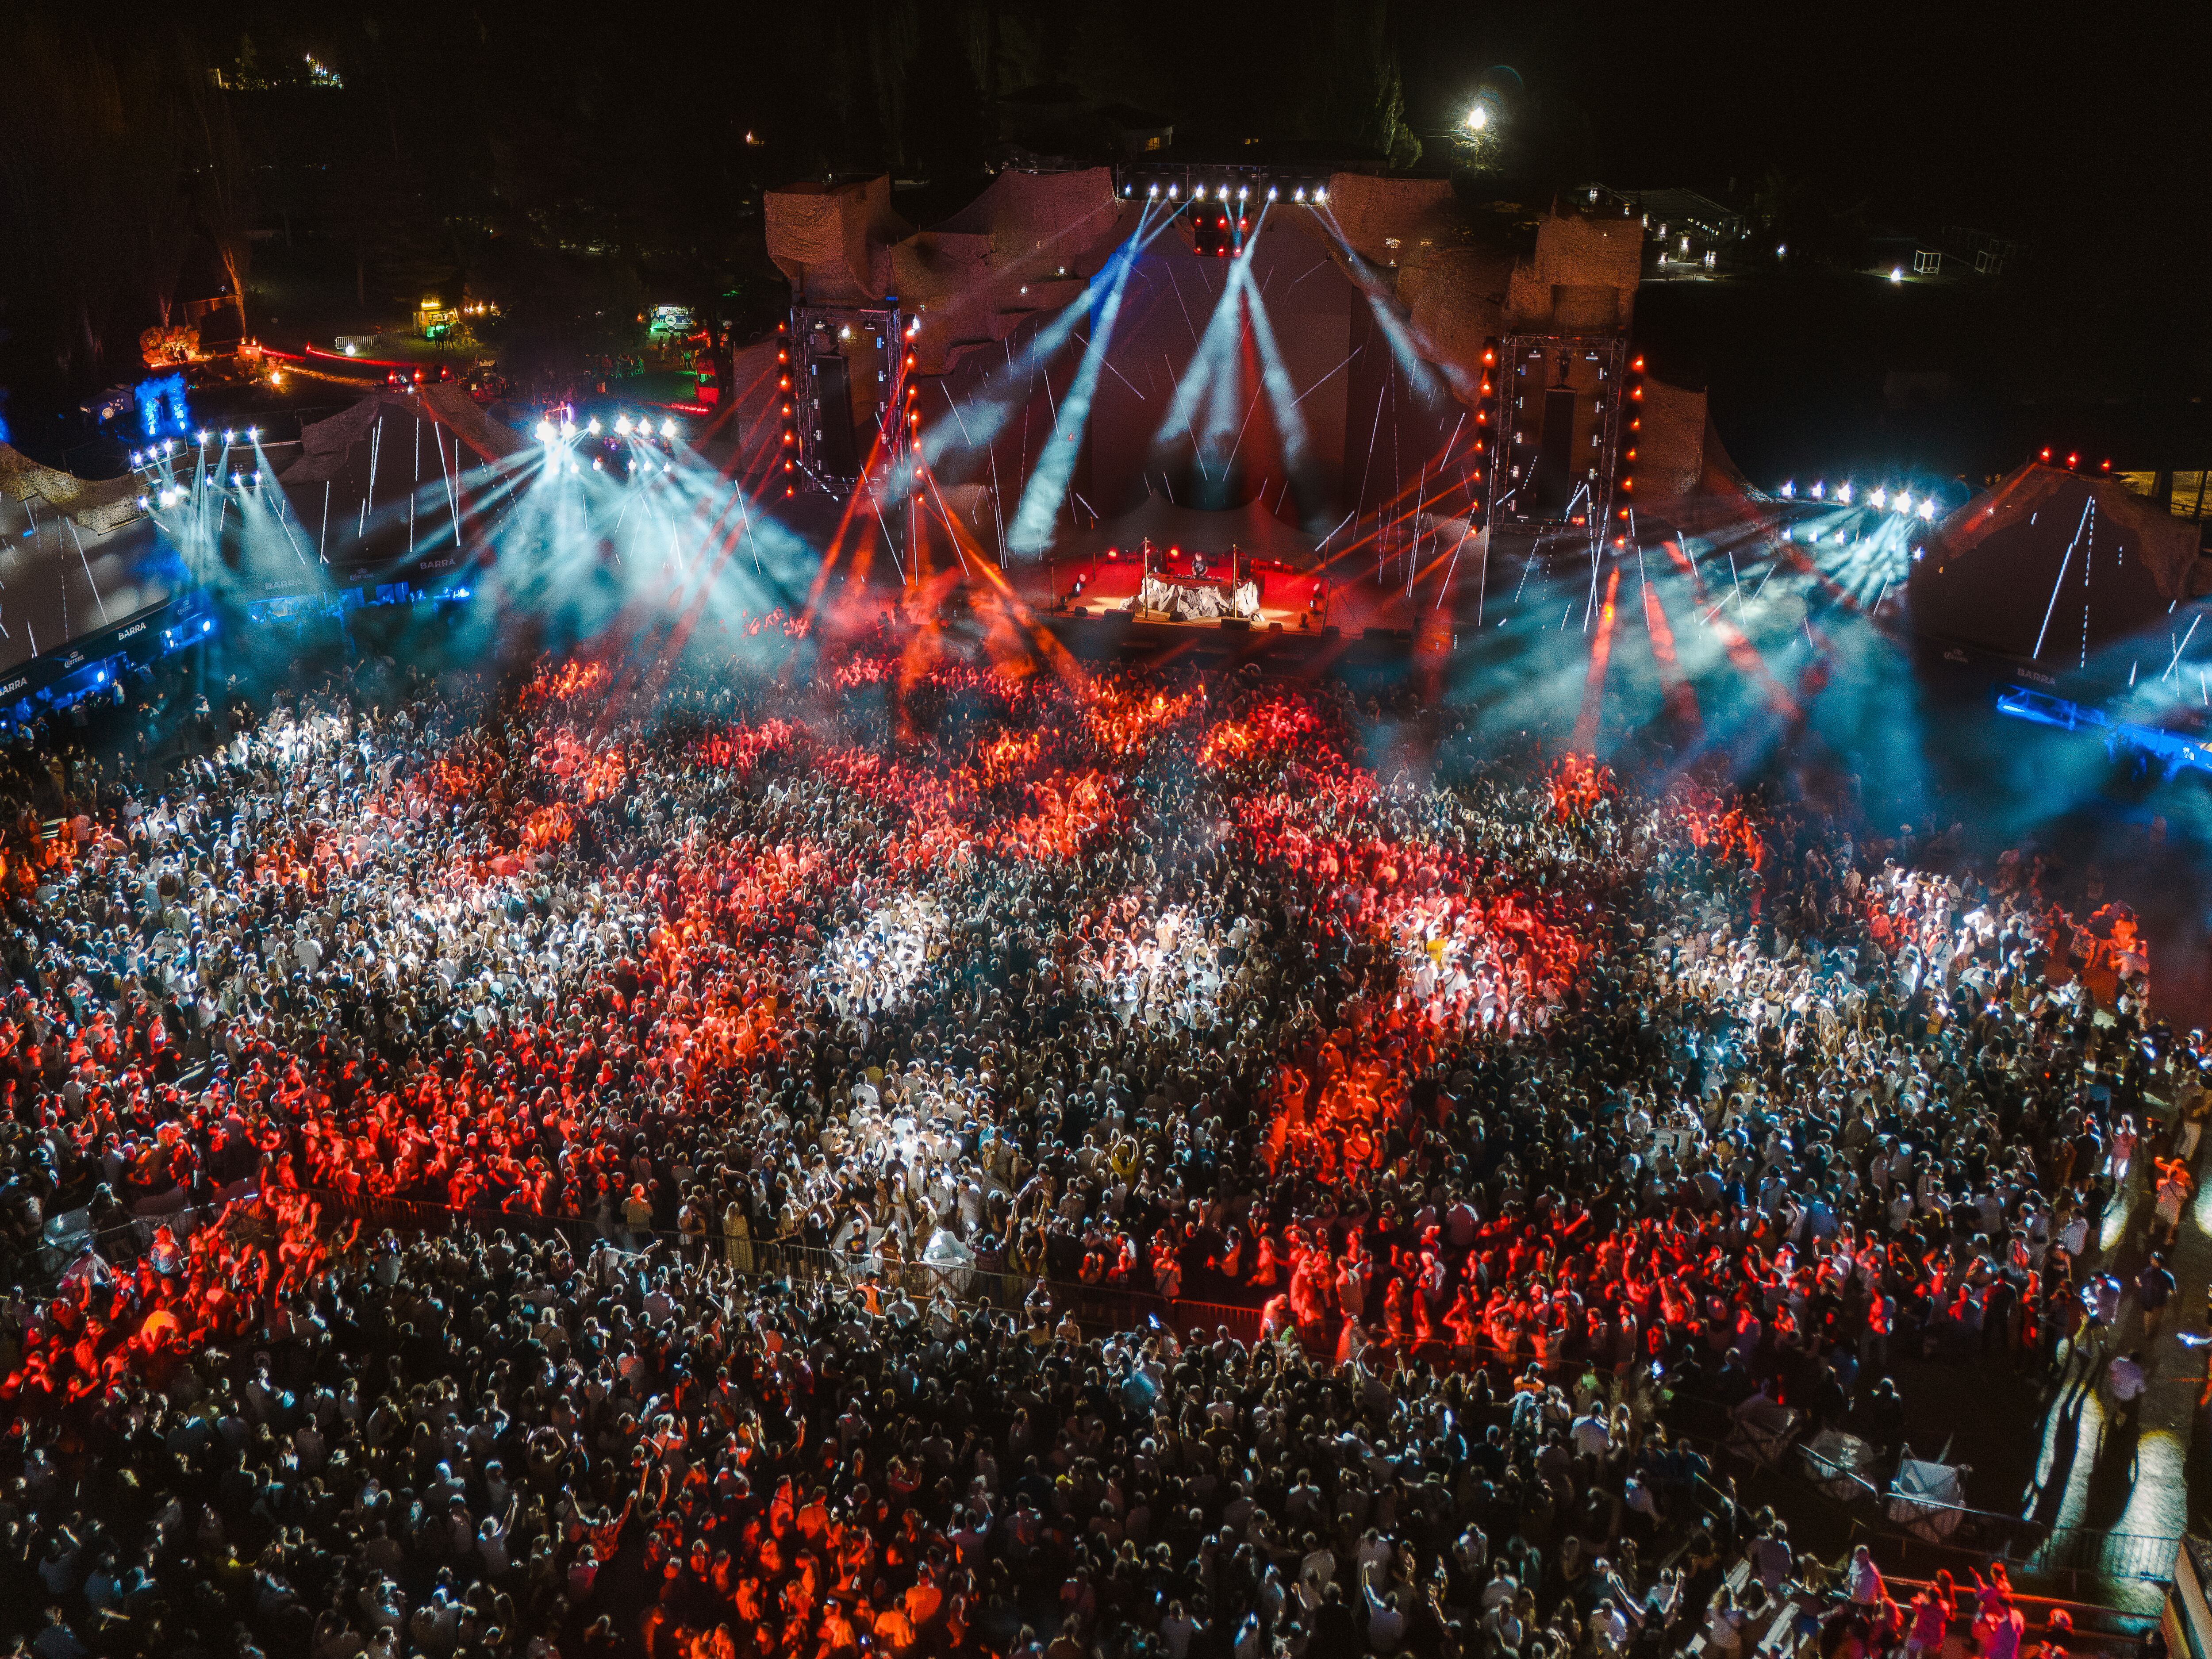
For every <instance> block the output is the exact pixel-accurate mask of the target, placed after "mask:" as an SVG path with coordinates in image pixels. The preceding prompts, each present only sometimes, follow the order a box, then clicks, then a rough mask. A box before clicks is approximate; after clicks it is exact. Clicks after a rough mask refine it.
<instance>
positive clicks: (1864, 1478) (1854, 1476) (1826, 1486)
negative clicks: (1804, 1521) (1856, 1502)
mask: <svg viewBox="0 0 2212 1659" xmlns="http://www.w3.org/2000/svg"><path fill="white" fill-rule="evenodd" d="M1797 1455H1799V1456H1800V1457H1802V1458H1803V1459H1804V1460H1805V1473H1806V1474H1808V1475H1809V1476H1810V1477H1811V1478H1812V1480H1813V1481H1814V1484H1815V1485H1817V1486H1819V1487H1820V1490H1821V1491H1822V1492H1826V1493H1827V1494H1828V1496H1829V1497H1831V1498H1835V1499H1837V1500H1838V1502H1840V1503H1845V1504H1848V1503H1850V1501H1851V1500H1852V1499H1853V1498H1857V1497H1858V1496H1860V1494H1862V1493H1866V1492H1874V1491H1875V1490H1876V1488H1875V1484H1874V1463H1875V1457H1874V1448H1873V1447H1871V1446H1869V1445H1868V1444H1867V1443H1866V1442H1865V1441H1863V1440H1862V1439H1860V1438H1859V1437H1857V1435H1854V1434H1845V1433H1844V1431H1842V1430H1840V1429H1823V1430H1821V1431H1820V1433H1818V1434H1816V1435H1814V1437H1812V1438H1811V1439H1810V1440H1808V1441H1807V1442H1806V1443H1804V1444H1803V1445H1802V1446H1800V1447H1799V1448H1798V1449H1797Z"/></svg>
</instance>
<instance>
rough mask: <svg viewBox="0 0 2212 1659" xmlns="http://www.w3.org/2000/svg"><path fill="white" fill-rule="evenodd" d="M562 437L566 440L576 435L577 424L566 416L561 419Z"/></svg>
mask: <svg viewBox="0 0 2212 1659" xmlns="http://www.w3.org/2000/svg"><path fill="white" fill-rule="evenodd" d="M561 435H562V437H564V438H573V437H574V436H575V435H576V423H575V422H574V421H572V420H570V419H569V418H568V416H566V415H563V416H562V417H561Z"/></svg>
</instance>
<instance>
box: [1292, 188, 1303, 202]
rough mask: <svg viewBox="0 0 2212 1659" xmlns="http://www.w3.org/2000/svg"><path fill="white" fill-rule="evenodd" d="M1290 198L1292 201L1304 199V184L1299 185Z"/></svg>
mask: <svg viewBox="0 0 2212 1659" xmlns="http://www.w3.org/2000/svg"><path fill="white" fill-rule="evenodd" d="M1305 199H1306V187H1305V186H1304V185H1299V186H1298V187H1297V191H1296V193H1295V194H1293V195H1292V196H1291V200H1292V201H1294V202H1303V201H1304V200H1305Z"/></svg>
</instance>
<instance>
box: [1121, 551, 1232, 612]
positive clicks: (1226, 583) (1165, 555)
mask: <svg viewBox="0 0 2212 1659" xmlns="http://www.w3.org/2000/svg"><path fill="white" fill-rule="evenodd" d="M1140 551H1141V553H1142V555H1143V556H1144V562H1145V574H1144V576H1143V578H1142V580H1139V583H1138V584H1137V598H1136V601H1135V605H1134V607H1133V608H1134V610H1135V611H1136V613H1137V615H1139V616H1140V617H1141V616H1148V615H1149V616H1156V617H1165V618H1166V619H1167V620H1168V621H1170V622H1212V621H1216V620H1218V619H1219V618H1221V617H1243V618H1244V619H1245V620H1247V621H1250V620H1252V619H1254V618H1255V617H1258V616H1259V614H1260V580H1259V577H1258V575H1257V574H1255V572H1254V570H1253V568H1252V556H1251V555H1250V554H1249V553H1245V552H1243V551H1240V550H1238V549H1237V548H1235V547H1231V549H1230V550H1229V556H1228V557H1227V559H1226V560H1225V561H1223V562H1220V563H1218V564H1216V563H1214V562H1211V561H1209V560H1208V559H1207V557H1206V555H1204V554H1202V553H1191V554H1185V553H1184V552H1183V551H1182V550H1181V549H1180V548H1172V547H1170V548H1162V547H1157V546H1155V545H1154V544H1152V543H1151V542H1149V541H1147V542H1146V543H1145V544H1144V545H1143V547H1142V548H1141V549H1140ZM1178 567H1180V568H1178Z"/></svg>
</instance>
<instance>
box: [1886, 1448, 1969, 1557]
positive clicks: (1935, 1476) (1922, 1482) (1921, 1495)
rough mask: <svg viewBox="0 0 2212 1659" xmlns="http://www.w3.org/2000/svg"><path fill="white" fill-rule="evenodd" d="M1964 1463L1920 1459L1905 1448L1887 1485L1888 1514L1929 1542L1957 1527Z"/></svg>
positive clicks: (1938, 1540)
mask: <svg viewBox="0 0 2212 1659" xmlns="http://www.w3.org/2000/svg"><path fill="white" fill-rule="evenodd" d="M1965 1506H1966V1465H1965V1464H1963V1463H1923V1462H1920V1461H1919V1460H1918V1459H1917V1458H1915V1457H1914V1456H1913V1455H1911V1449H1910V1448H1907V1449H1906V1453H1905V1457H1904V1458H1903V1459H1902V1460H1901V1461H1900V1462H1899V1464H1898V1466H1897V1478H1896V1479H1895V1480H1893V1481H1891V1482H1890V1486H1889V1518H1890V1519H1891V1520H1893V1521H1894V1522H1898V1523H1899V1525H1901V1526H1903V1527H1905V1528H1906V1529H1907V1530H1909V1531H1911V1532H1912V1533H1914V1534H1917V1536H1919V1537H1922V1538H1924V1539H1926V1540H1927V1541H1929V1543H1931V1544H1937V1543H1941V1542H1942V1541H1944V1540H1945V1539H1947V1538H1948V1537H1949V1536H1950V1535H1951V1534H1953V1533H1954V1532H1956V1531H1957V1530H1958V1528H1959V1522H1960V1518H1961V1515H1960V1511H1961V1510H1963V1509H1964V1508H1965Z"/></svg>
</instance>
